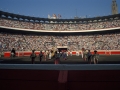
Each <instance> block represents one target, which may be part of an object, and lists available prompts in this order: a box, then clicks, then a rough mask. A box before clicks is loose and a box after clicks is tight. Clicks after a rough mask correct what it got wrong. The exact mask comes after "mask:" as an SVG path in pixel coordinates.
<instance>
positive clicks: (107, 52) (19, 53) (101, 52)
mask: <svg viewBox="0 0 120 90" xmlns="http://www.w3.org/2000/svg"><path fill="white" fill-rule="evenodd" d="M31 53H32V51H17V52H16V56H18V57H21V56H30V54H31ZM35 53H36V55H39V53H40V51H35ZM67 53H68V55H69V54H72V55H77V54H79V55H81V51H80V52H77V51H72V52H67ZM91 53H92V54H93V53H94V51H93V50H91ZM98 54H99V55H120V50H98ZM10 55H11V52H10V51H8V52H4V57H10Z"/></svg>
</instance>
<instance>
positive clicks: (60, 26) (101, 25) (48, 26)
mask: <svg viewBox="0 0 120 90" xmlns="http://www.w3.org/2000/svg"><path fill="white" fill-rule="evenodd" d="M0 26H5V27H11V28H20V29H32V30H53V31H70V30H75V31H76V30H77V31H79V30H96V29H106V28H116V27H120V19H116V20H109V21H108V20H107V21H97V22H88V23H86V22H83V23H51V22H50V23H40V22H30V21H20V20H12V19H4V18H0Z"/></svg>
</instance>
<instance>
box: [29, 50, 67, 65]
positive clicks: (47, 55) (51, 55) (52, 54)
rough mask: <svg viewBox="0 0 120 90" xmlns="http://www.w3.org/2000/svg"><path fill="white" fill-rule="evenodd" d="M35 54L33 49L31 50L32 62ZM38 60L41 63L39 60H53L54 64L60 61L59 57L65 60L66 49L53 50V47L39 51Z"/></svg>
mask: <svg viewBox="0 0 120 90" xmlns="http://www.w3.org/2000/svg"><path fill="white" fill-rule="evenodd" d="M36 57H37V55H36V54H35V50H32V53H31V55H30V58H31V61H32V64H34V63H35V59H36ZM38 57H39V61H40V63H41V61H42V60H43V59H44V61H47V60H51V59H52V60H54V62H55V64H59V63H60V59H61V58H62V59H63V60H67V53H66V51H61V52H60V51H57V50H56V51H55V50H54V49H51V50H48V51H45V52H42V51H40V53H39V55H38Z"/></svg>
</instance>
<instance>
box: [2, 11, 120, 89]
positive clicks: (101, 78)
mask: <svg viewBox="0 0 120 90" xmlns="http://www.w3.org/2000/svg"><path fill="white" fill-rule="evenodd" d="M53 47H54V48H57V49H58V48H59V49H62V50H64V49H65V50H67V53H68V56H67V60H63V59H60V64H58V65H55V64H54V60H53V59H51V60H46V61H45V60H44V58H43V60H42V62H41V63H39V58H38V57H37V58H36V59H35V64H31V60H30V54H31V52H32V50H33V49H34V50H35V53H36V54H37V56H38V54H39V52H40V51H41V50H42V51H43V52H45V51H47V50H51V49H52V48H53ZM12 48H15V50H16V57H10V55H11V49H12ZM82 48H85V49H89V50H91V52H92V53H93V51H94V50H97V51H98V53H99V61H98V64H93V61H92V63H91V64H88V62H87V61H84V60H83V59H82V57H81V49H82ZM0 51H1V53H0V56H1V57H0V85H2V89H1V90H5V89H6V90H9V89H12V90H17V89H18V88H19V89H20V90H24V89H29V90H32V89H34V87H36V88H37V89H40V88H41V89H44V90H46V89H50V90H80V89H81V90H85V89H88V88H87V87H90V88H92V90H101V89H103V87H104V89H112V90H113V89H114V90H118V89H120V86H119V85H120V79H119V76H120V71H119V70H120V65H119V64H120V14H116V15H110V16H103V17H95V18H83V19H47V18H36V17H28V16H23V15H17V14H13V13H8V12H3V11H0ZM70 52H71V53H72V55H69V54H70ZM76 53H79V56H77V55H76ZM33 73H34V74H33ZM18 84H19V85H18ZM93 84H94V86H92V85H93ZM45 85H47V87H44V86H45ZM5 86H7V87H5ZM32 86H33V87H32ZM84 86H86V87H84ZM98 87H99V88H98Z"/></svg>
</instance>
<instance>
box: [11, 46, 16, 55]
mask: <svg viewBox="0 0 120 90" xmlns="http://www.w3.org/2000/svg"><path fill="white" fill-rule="evenodd" d="M15 56H16V51H15V48H12V50H11V57H15Z"/></svg>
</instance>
